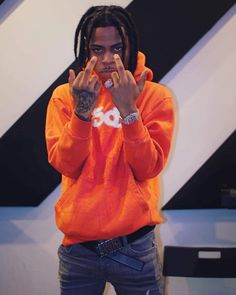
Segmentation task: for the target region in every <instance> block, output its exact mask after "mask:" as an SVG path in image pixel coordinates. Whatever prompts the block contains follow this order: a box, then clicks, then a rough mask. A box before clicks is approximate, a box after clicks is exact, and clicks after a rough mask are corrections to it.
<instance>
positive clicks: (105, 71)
mask: <svg viewBox="0 0 236 295" xmlns="http://www.w3.org/2000/svg"><path fill="white" fill-rule="evenodd" d="M115 71H116V69H104V70H102V71H101V73H112V72H115Z"/></svg>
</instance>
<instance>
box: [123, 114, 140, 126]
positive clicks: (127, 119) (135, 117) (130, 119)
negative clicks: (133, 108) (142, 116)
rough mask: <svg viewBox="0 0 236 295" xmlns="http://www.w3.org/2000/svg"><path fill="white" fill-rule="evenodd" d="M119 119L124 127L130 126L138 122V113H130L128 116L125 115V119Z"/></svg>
mask: <svg viewBox="0 0 236 295" xmlns="http://www.w3.org/2000/svg"><path fill="white" fill-rule="evenodd" d="M120 118H121V122H122V123H123V124H125V125H130V124H132V123H134V122H135V121H137V120H138V118H139V112H134V113H130V114H129V115H127V116H126V117H124V118H122V117H120Z"/></svg>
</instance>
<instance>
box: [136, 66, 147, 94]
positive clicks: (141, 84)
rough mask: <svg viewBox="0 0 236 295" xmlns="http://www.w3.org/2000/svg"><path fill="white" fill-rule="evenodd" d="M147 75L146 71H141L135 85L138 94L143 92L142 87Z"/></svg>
mask: <svg viewBox="0 0 236 295" xmlns="http://www.w3.org/2000/svg"><path fill="white" fill-rule="evenodd" d="M147 74H148V72H147V71H143V72H142V74H141V77H140V79H139V81H138V82H137V85H138V88H139V91H140V92H142V91H143V87H144V84H145V81H146V79H147Z"/></svg>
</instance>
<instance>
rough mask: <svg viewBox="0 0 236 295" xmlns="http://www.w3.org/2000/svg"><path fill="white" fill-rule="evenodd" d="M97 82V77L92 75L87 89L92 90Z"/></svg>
mask: <svg viewBox="0 0 236 295" xmlns="http://www.w3.org/2000/svg"><path fill="white" fill-rule="evenodd" d="M97 81H98V78H97V76H95V75H94V76H93V77H92V78H91V79H90V81H89V88H90V89H92V90H93V89H94V86H95V84H96V83H97Z"/></svg>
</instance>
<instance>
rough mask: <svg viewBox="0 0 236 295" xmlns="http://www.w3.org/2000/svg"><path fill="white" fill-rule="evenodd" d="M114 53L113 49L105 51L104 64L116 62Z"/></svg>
mask: <svg viewBox="0 0 236 295" xmlns="http://www.w3.org/2000/svg"><path fill="white" fill-rule="evenodd" d="M113 55H114V54H113V53H112V52H111V51H109V50H108V51H106V52H105V53H104V55H103V60H102V62H103V63H104V64H111V63H113V62H114V57H113Z"/></svg>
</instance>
